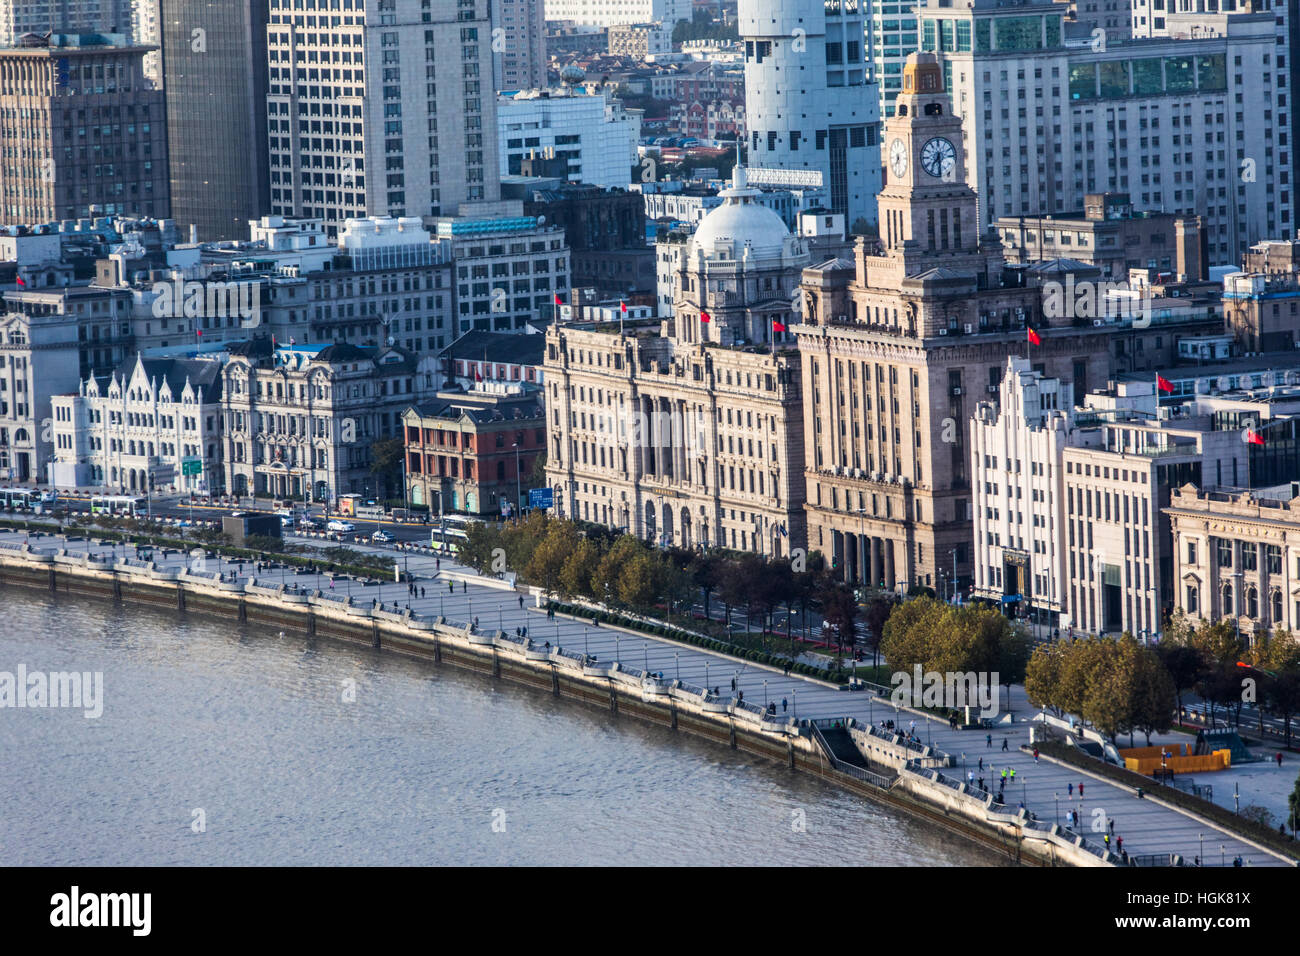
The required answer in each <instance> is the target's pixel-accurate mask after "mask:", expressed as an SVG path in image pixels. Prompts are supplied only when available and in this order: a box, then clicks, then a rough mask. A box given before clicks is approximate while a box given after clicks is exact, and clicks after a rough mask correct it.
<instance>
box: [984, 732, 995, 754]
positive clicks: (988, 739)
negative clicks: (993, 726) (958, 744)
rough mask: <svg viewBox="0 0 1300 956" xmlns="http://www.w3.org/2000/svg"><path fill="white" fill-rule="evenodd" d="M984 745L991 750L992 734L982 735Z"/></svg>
mask: <svg viewBox="0 0 1300 956" xmlns="http://www.w3.org/2000/svg"><path fill="white" fill-rule="evenodd" d="M984 746H986V747H988V749H989V750H992V749H993V735H992V734H985V735H984Z"/></svg>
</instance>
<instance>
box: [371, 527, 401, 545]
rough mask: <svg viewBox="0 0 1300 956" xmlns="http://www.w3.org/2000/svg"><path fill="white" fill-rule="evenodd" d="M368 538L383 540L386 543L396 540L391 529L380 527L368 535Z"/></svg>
mask: <svg viewBox="0 0 1300 956" xmlns="http://www.w3.org/2000/svg"><path fill="white" fill-rule="evenodd" d="M370 540H371V541H383V542H384V543H388V542H390V541H396V540H397V535H395V534H393V532H391V531H385V530H384V529H383V528H380V529H379V530H378V531H376V532H375V533H374V534H372V535H371V536H370Z"/></svg>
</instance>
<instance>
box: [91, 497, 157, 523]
mask: <svg viewBox="0 0 1300 956" xmlns="http://www.w3.org/2000/svg"><path fill="white" fill-rule="evenodd" d="M148 508H149V500H148V499H147V498H136V497H135V496H133V495H95V496H94V497H92V498H91V499H90V513H91V514H93V515H117V516H119V517H120V516H127V517H131V518H134V517H136V516H137V515H140V514H144V513H145V512H146V511H147V510H148Z"/></svg>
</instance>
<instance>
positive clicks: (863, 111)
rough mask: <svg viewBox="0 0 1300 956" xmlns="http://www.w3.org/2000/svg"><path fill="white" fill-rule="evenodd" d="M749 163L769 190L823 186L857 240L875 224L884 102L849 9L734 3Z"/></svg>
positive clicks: (815, 2)
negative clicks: (742, 66) (740, 44)
mask: <svg viewBox="0 0 1300 956" xmlns="http://www.w3.org/2000/svg"><path fill="white" fill-rule="evenodd" d="M737 14H738V19H739V27H740V37H741V39H742V40H743V41H744V45H745V125H746V128H747V130H748V138H747V141H746V144H745V145H746V150H745V156H746V159H745V161H746V163H747V165H748V167H749V181H750V182H751V183H754V184H755V185H765V186H804V187H806V186H821V187H824V188H826V189H827V191H828V193H829V196H830V206H831V209H832V210H833V211H834V212H837V213H840V214H842V215H843V216H844V217H845V222H846V224H847V225H848V226H849V227H850V228H851V229H854V230H858V229H860V228H862V227H863V226H870V225H874V224H875V222H876V193H877V192H879V191H880V177H881V165H880V143H879V136H878V134H879V125H880V99H879V95H878V93H877V90H876V86H875V83H874V81H873V80H872V79H871V59H870V57H869V56H868V54H867V50H866V33H865V29H866V15H865V14H864V13H863V12H861V8H860V7H859V6H858V4H857V3H856V2H853V0H844V2H842V0H825V2H823V0H792V2H789V3H783V4H780V5H779V6H774V5H773V4H771V3H767V2H760V0H740V2H739V5H738V7H737Z"/></svg>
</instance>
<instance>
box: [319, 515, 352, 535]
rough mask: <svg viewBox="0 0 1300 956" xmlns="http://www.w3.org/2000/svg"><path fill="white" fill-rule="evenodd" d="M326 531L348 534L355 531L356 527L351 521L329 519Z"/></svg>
mask: <svg viewBox="0 0 1300 956" xmlns="http://www.w3.org/2000/svg"><path fill="white" fill-rule="evenodd" d="M325 527H326V529H327V530H329V531H339V532H348V531H355V530H356V526H355V525H354V524H353V523H352V522H351V521H340V520H339V519H338V518H331V519H330V522H329V524H327V525H326V526H325Z"/></svg>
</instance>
